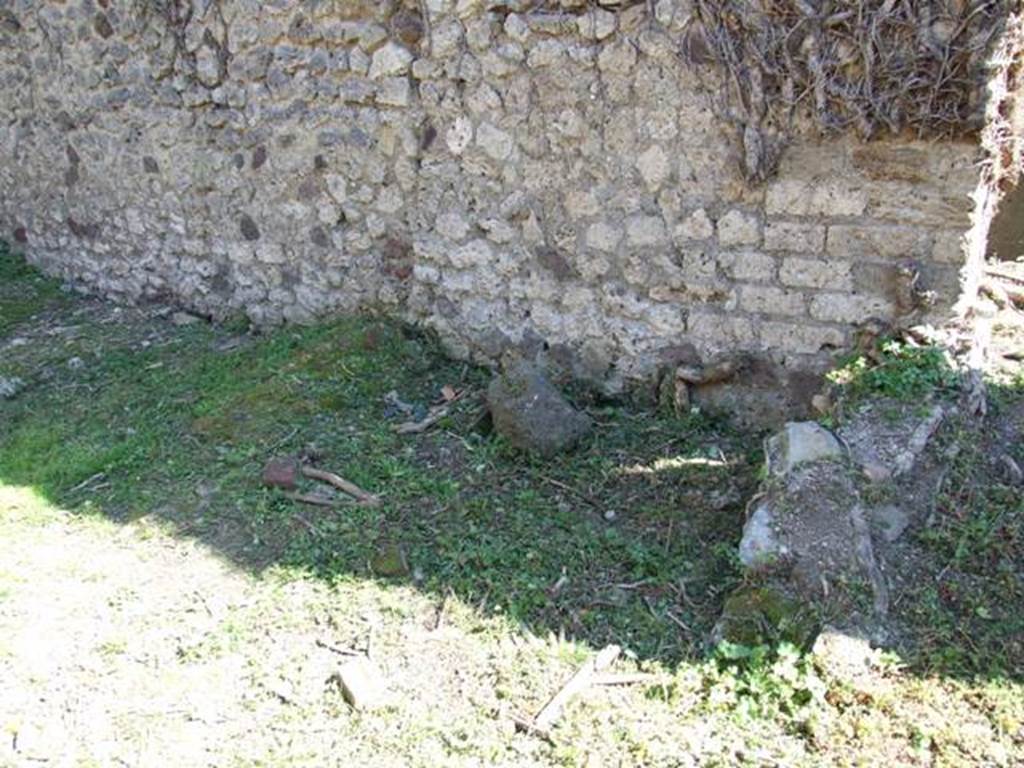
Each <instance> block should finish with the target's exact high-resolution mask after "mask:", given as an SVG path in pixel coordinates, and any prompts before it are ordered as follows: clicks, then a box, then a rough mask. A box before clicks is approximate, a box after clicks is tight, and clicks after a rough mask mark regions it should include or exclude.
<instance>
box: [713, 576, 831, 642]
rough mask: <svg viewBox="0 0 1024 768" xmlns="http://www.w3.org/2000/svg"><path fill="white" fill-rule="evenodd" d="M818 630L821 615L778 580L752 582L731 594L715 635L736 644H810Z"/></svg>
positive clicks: (721, 639)
mask: <svg viewBox="0 0 1024 768" xmlns="http://www.w3.org/2000/svg"><path fill="white" fill-rule="evenodd" d="M817 632H818V618H817V616H816V614H815V612H814V611H813V610H812V609H811V608H810V607H809V606H808V605H807V604H806V603H803V602H801V601H799V600H797V599H795V598H793V597H792V596H790V595H789V594H788V593H787V592H786V591H785V590H783V589H782V587H780V586H778V585H775V584H770V583H769V584H756V585H755V584H749V585H744V586H741V587H739V588H738V589H737V590H736V591H734V592H733V593H732V594H731V595H729V597H728V598H726V601H725V605H724V607H723V608H722V615H721V617H720V618H719V619H718V623H717V624H716V625H715V629H714V634H713V639H714V642H715V643H716V644H717V643H719V642H721V641H723V640H727V641H728V642H730V643H736V644H737V645H745V646H756V645H774V644H777V643H781V642H788V643H792V644H793V645H795V646H797V647H798V648H808V647H810V645H811V643H812V642H813V641H814V637H815V635H816V634H817Z"/></svg>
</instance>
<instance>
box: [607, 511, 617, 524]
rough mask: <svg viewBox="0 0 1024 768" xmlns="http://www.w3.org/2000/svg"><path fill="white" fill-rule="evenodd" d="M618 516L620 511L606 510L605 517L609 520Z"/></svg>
mask: <svg viewBox="0 0 1024 768" xmlns="http://www.w3.org/2000/svg"><path fill="white" fill-rule="evenodd" d="M616 517H618V513H617V512H616V511H615V510H614V509H606V510H605V511H604V519H605V520H608V521H609V522H610V521H612V520H614V519H615V518H616Z"/></svg>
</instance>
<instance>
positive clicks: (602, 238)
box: [585, 221, 622, 253]
mask: <svg viewBox="0 0 1024 768" xmlns="http://www.w3.org/2000/svg"><path fill="white" fill-rule="evenodd" d="M585 242H586V244H587V247H588V248H593V249H594V250H597V251H601V252H603V253H614V252H615V251H616V250H617V249H618V247H619V243H621V242H622V228H621V227H617V226H615V225H613V224H609V223H608V222H605V221H599V222H597V223H595V224H591V225H590V226H589V227H587V234H586V237H585Z"/></svg>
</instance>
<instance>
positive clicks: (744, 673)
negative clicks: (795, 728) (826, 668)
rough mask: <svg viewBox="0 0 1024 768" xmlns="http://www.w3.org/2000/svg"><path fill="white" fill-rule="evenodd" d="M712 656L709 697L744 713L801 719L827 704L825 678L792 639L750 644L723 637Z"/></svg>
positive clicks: (794, 719) (797, 720)
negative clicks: (775, 643)
mask: <svg viewBox="0 0 1024 768" xmlns="http://www.w3.org/2000/svg"><path fill="white" fill-rule="evenodd" d="M712 661H713V667H712V671H711V673H710V674H709V676H708V678H707V679H706V680H705V684H706V686H708V688H707V690H708V692H709V700H710V701H711V703H712V704H714V703H716V701H717V703H719V704H721V705H725V706H727V707H729V708H730V709H731V710H732V711H733V712H734V713H735V714H737V715H739V716H740V717H744V718H781V719H783V720H789V721H790V722H793V723H800V722H804V721H806V720H807V719H808V718H809V717H810V716H811V714H812V712H813V710H814V709H815V707H817V706H819V705H821V704H823V703H824V698H825V691H826V686H825V683H824V682H823V681H822V680H821V678H819V677H818V674H817V672H816V671H815V669H814V666H813V665H812V664H811V662H810V660H809V658H808V657H807V656H806V655H805V654H804V653H803V652H801V650H800V649H799V648H797V647H796V646H795V645H793V644H792V643H786V642H783V643H779V644H778V645H756V646H749V645H741V644H739V643H731V642H729V641H723V642H721V643H719V644H718V645H717V646H716V648H715V650H714V654H713V657H712ZM723 693H724V694H725V696H724V698H723Z"/></svg>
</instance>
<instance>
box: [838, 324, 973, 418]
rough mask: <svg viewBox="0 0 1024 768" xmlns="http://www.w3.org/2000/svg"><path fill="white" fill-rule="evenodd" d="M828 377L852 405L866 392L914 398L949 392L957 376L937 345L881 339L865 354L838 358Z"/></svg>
mask: <svg viewBox="0 0 1024 768" xmlns="http://www.w3.org/2000/svg"><path fill="white" fill-rule="evenodd" d="M828 380H829V382H831V383H832V384H833V385H834V386H835V387H836V388H837V389H838V391H839V394H840V395H841V396H842V398H843V401H844V402H845V403H847V404H848V405H852V404H854V403H856V402H858V401H860V400H863V399H864V398H865V397H868V396H873V395H875V396H882V397H889V398H893V399H895V400H901V401H905V402H907V401H915V400H921V399H924V398H927V397H931V396H932V395H934V394H944V393H949V392H952V391H954V390H955V389H956V387H957V385H958V383H959V377H958V375H957V373H956V371H955V370H954V368H953V367H952V366H951V365H950V363H949V360H948V359H947V354H946V351H945V350H943V349H942V348H941V347H934V346H916V345H913V344H909V343H907V342H904V341H899V340H896V339H884V340H881V341H879V342H877V344H876V345H875V347H874V348H873V349H872V350H871V352H870V353H869V354H858V355H854V356H851V357H848V358H846V359H845V360H842V361H840V364H839V366H838V367H837V368H836V369H835V370H834V371H832V372H831V373H829V375H828Z"/></svg>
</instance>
